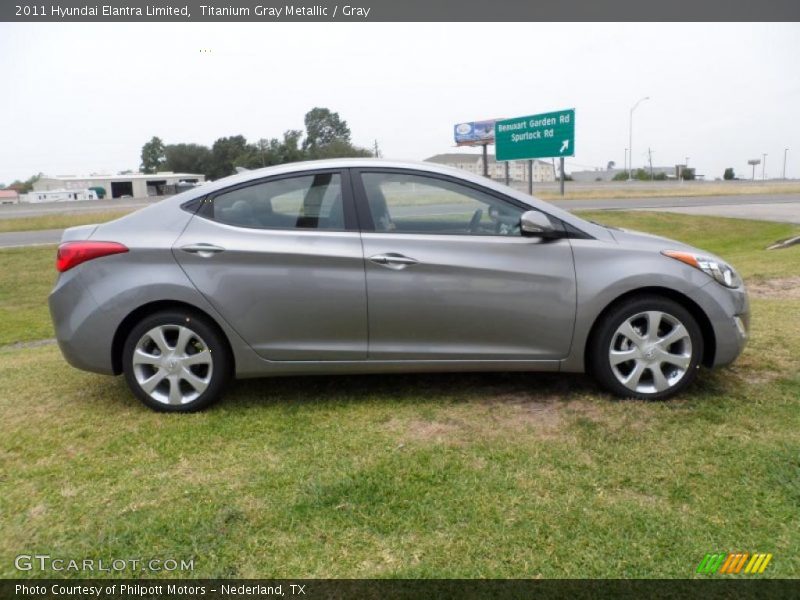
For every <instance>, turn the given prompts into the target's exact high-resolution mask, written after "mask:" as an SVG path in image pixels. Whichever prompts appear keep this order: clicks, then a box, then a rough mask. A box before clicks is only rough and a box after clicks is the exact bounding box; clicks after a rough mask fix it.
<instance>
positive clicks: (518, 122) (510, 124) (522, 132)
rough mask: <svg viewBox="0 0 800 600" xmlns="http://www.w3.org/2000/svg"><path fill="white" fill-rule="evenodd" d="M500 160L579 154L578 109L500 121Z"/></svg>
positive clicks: (497, 140)
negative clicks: (576, 123) (576, 148)
mask: <svg viewBox="0 0 800 600" xmlns="http://www.w3.org/2000/svg"><path fill="white" fill-rule="evenodd" d="M494 138H495V144H496V147H497V160H526V159H530V158H549V157H554V156H574V155H575V109H574V108H570V109H568V110H559V111H556V112H549V113H543V114H540V115H531V116H529V117H517V118H515V119H505V120H503V121H497V122H496V123H495V129H494Z"/></svg>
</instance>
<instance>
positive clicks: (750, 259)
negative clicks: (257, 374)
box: [0, 213, 800, 578]
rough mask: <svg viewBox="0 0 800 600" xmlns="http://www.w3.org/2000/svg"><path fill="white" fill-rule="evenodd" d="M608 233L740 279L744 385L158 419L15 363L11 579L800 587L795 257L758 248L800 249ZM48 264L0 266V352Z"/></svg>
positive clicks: (318, 403) (313, 402)
mask: <svg viewBox="0 0 800 600" xmlns="http://www.w3.org/2000/svg"><path fill="white" fill-rule="evenodd" d="M595 216H596V215H595ZM598 218H599V219H601V220H604V221H612V220H613V221H614V222H615V223H616V224H625V225H629V226H632V227H636V228H643V229H647V230H649V231H653V232H655V233H662V234H663V233H667V234H669V235H670V236H671V237H675V238H679V239H682V240H686V241H688V242H690V243H695V244H700V245H701V246H703V247H706V248H708V249H709V250H710V251H713V252H717V253H720V254H722V255H723V256H725V257H726V258H730V259H731V260H732V261H733V262H734V264H737V266H739V267H740V268H741V271H742V272H743V274H744V275H745V276H746V277H747V278H748V280H749V281H750V282H752V283H753V289H754V294H753V297H752V305H753V330H752V339H751V341H750V344H749V345H748V348H747V350H746V351H745V354H744V355H743V356H742V357H741V359H740V360H739V361H738V362H737V363H736V364H735V365H734V366H733V367H732V368H728V369H724V370H720V371H715V372H705V373H703V374H702V376H701V378H700V380H699V381H698V383H697V384H696V385H695V386H694V387H693V388H692V389H691V390H690V391H689V392H688V393H686V394H684V395H683V396H682V397H681V398H680V399H677V400H674V401H671V402H667V403H643V402H621V401H615V400H613V399H611V398H610V397H608V396H606V395H605V394H602V393H599V392H598V390H597V388H596V387H595V385H594V384H593V383H592V382H591V380H589V379H588V378H585V377H581V376H567V375H556V374H552V375H543V374H470V375H424V376H411V375H406V376H364V377H308V378H302V379H301V378H285V379H275V380H254V381H245V382H239V383H237V384H236V385H235V386H234V388H233V389H232V391H231V392H230V393H229V394H228V396H227V397H226V398H225V400H224V401H223V402H222V403H221V404H219V405H217V406H216V407H214V408H213V409H211V410H209V411H207V412H205V413H203V414H198V415H161V414H155V413H152V412H149V411H148V410H146V409H144V408H143V407H141V406H140V405H139V403H138V402H137V401H136V400H135V399H134V398H133V397H132V396H131V395H130V394H129V393H128V392H127V390H126V388H125V385H124V382H123V381H122V380H121V379H120V378H109V377H102V376H97V375H92V374H88V373H83V372H80V371H76V370H74V369H71V368H70V367H68V366H67V365H66V364H65V363H64V361H63V359H62V358H61V357H60V355H59V353H58V350H57V348H56V347H54V346H52V345H50V346H43V347H32V348H18V347H12V348H9V347H6V348H0V423H2V431H3V435H2V436H0V484H2V490H3V491H2V494H0V531H2V532H3V535H2V536H0V577H15V576H27V575H33V576H41V575H43V574H42V573H39V572H34V573H30V574H27V575H26V574H25V573H19V572H17V571H15V570H14V567H13V558H14V556H16V555H17V554H20V553H47V554H50V555H51V556H63V557H80V558H83V557H88V558H96V559H97V558H106V559H110V558H115V557H125V558H150V557H161V558H167V557H168V558H176V559H194V564H195V571H194V572H193V573H174V574H173V575H184V576H185V575H194V576H198V577H273V576H274V577H281V576H285V577H411V578H413V577H512V578H528V577H580V578H584V577H676V578H683V577H692V576H694V571H695V569H696V567H697V564H698V563H699V562H700V560H701V559H702V558H703V556H704V555H705V554H706V553H708V552H727V551H747V552H755V551H758V552H771V553H773V554H774V558H773V560H772V563H771V564H770V567H769V568H768V570H767V571H766V573H765V576H770V577H798V576H800V552H798V551H799V550H800V528H799V527H798V524H800V523H798V507H799V506H800V459H799V458H798V457H800V434H798V431H800V294H797V293H796V292H797V291H798V288H800V277H798V276H800V267H798V265H800V247H794V248H790V249H787V250H782V251H773V252H768V253H767V252H764V251H763V250H762V248H763V247H764V246H765V245H766V244H767V243H769V242H771V241H773V239H774V238H775V237H782V236H785V235H786V234H787V230H791V227H788V226H783V225H773V224H769V223H758V222H747V221H745V222H740V221H728V220H724V221H722V220H720V219H705V218H693V217H686V216H683V215H654V214H648V213H635V214H630V215H625V214H622V213H613V214H609V213H603V214H602V215H599V217H598ZM721 221H722V222H721ZM729 225H730V227H729ZM738 227H742V228H743V229H737V228H738ZM741 236H747V238H746V239H750V238H753V240H754V241H751V242H746V243H744V242H742V241H741V240H742V239H745V238H743V237H741ZM36 252H37V253H38V252H40V250H37V251H36ZM48 252H49V253H48ZM41 253H42V254H41V255H40V256H38V258H36V259H33V258H31V257H29V256H26V254H28V253H23V252H19V251H5V252H0V260H2V261H4V262H2V270H0V277H2V279H0V291H1V292H2V296H1V297H0V298H2V302H3V305H2V306H0V309H2V310H3V311H4V312H3V313H2V314H0V322H2V323H4V329H3V331H4V332H5V323H6V318H7V314H8V313H7V312H5V311H7V310H9V306H13V303H15V302H19V301H20V300H21V299H23V298H27V297H30V298H35V299H36V298H38V301H43V298H44V295H43V294H44V293H45V292H46V289H47V288H48V287H49V285H50V283H51V281H52V276H53V271H52V265H50V264H48V265H47V268H45V263H50V262H51V261H52V249H50V250H49V251H48V250H46V249H42V250H41ZM733 253H738V254H736V256H735V257H734V256H731V254H733ZM17 270H19V271H31V272H32V274H31V275H30V276H25V277H22V276H18V277H16V278H14V277H11V278H9V276H8V273H9V271H17ZM787 282H788V283H787ZM792 282H795V283H792ZM11 288H13V289H11ZM32 302H33V303H34V304H35V302H36V301H35V300H34V301H32ZM6 303H11V304H10V305H9V304H6ZM31 306H32V312H31V313H29V315H28V317H26V318H27V319H28V320H29V323H30V326H31V328H32V331H33V330H34V328H35V327H38V326H40V325H41V322H42V318H43V316H44V315H46V313H45V312H42V311H39V312H36V310H34V308H35V306H34V305H33V304H32V305H31ZM23 324H24V323H23ZM35 335H36V336H39V337H43V336H42V334H41V333H39V334H35ZM35 335H34V334H31V335H30V336H28V338H29V339H34V337H35ZM47 335H50V333H49V331H45V332H44V336H47ZM23 337H24V336H23ZM46 574H47V573H44V575H46ZM129 575H132V576H135V577H141V576H154V575H157V574H153V573H146V572H135V573H129Z"/></svg>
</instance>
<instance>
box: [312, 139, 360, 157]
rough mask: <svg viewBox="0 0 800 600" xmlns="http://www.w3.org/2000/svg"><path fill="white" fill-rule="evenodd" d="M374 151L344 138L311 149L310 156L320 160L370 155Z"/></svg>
mask: <svg viewBox="0 0 800 600" xmlns="http://www.w3.org/2000/svg"><path fill="white" fill-rule="evenodd" d="M370 156H372V152H371V151H370V150H367V149H366V148H358V147H357V146H353V144H351V143H350V142H345V141H343V140H335V141H333V142H330V143H329V144H325V145H324V146H319V147H317V148H312V149H309V152H308V157H309V158H310V159H314V160H318V159H325V158H354V157H370Z"/></svg>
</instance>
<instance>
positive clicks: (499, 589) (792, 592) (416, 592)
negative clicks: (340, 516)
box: [0, 579, 800, 600]
mask: <svg viewBox="0 0 800 600" xmlns="http://www.w3.org/2000/svg"><path fill="white" fill-rule="evenodd" d="M798 596H800V580H770V579H765V580H762V579H725V580H720V579H716V580H712V579H694V580H658V579H641V580H620V579H601V580H587V579H583V580H576V579H564V580H485V579H484V580H471V579H467V580H464V579H462V580H442V579H423V580H407V579H382V580H357V579H345V580H324V579H305V580H303V579H296V580H290V579H274V580H267V579H265V580H210V579H203V580H154V579H140V580H100V579H93V580H92V579H83V580H2V581H0V598H3V600H11V599H14V600H22V599H27V600H45V599H46V600H87V599H89V598H99V599H101V600H195V599H199V598H203V599H207V600H226V599H230V598H235V599H238V600H267V599H270V598H293V599H302V600H322V599H326V600H328V599H331V600H332V599H336V600H339V599H340V600H349V599H359V600H360V599H362V598H363V599H368V600H372V599H375V600H420V599H428V598H431V599H433V598H435V599H436V600H449V599H452V600H483V599H489V598H491V599H496V600H520V599H523V598H536V599H537V600H550V599H556V598H571V599H574V600H582V599H586V600H589V599H593V598H619V599H623V600H626V599H631V600H633V599H637V600H638V599H640V598H647V599H652V600H661V599H664V600H667V599H676V600H677V599H681V600H683V599H687V598H702V599H703V600H717V599H720V600H722V599H734V598H735V599H737V600H747V599H750V598H753V599H755V598H759V599H767V600H772V599H783V598H797V597H798Z"/></svg>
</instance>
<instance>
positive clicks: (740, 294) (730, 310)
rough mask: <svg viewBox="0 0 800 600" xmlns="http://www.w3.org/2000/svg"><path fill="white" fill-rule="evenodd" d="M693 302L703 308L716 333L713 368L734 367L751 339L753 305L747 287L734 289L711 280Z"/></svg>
mask: <svg viewBox="0 0 800 600" xmlns="http://www.w3.org/2000/svg"><path fill="white" fill-rule="evenodd" d="M693 299H694V300H695V302H697V303H698V304H699V305H700V308H702V309H703V311H704V312H705V314H706V316H708V319H709V321H710V323H711V328H712V329H713V331H714V340H715V351H714V357H713V361H712V366H714V367H721V366H725V365H729V364H731V363H732V362H733V361H734V360H736V358H737V357H738V356H739V355H740V354H741V353H742V351H743V350H744V348H745V346H746V345H747V340H748V337H749V330H750V302H749V300H748V297H747V290H746V289H745V288H744V286H742V287H739V288H736V289H730V288H726V287H724V286H722V285H720V284H719V283H717V282H716V281H710V282H709V283H708V284H706V285H704V286H703V287H702V288H700V289H698V291H697V292H696V293H695V295H694V297H693Z"/></svg>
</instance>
